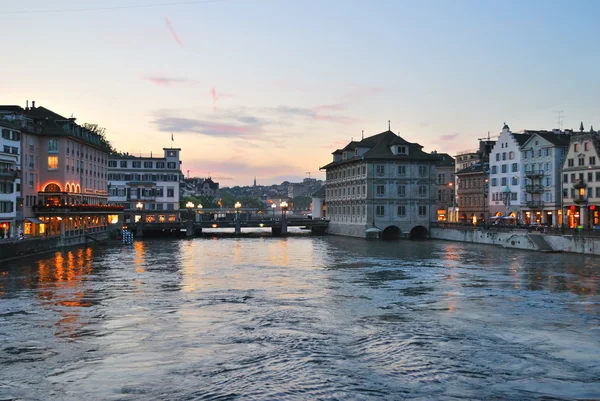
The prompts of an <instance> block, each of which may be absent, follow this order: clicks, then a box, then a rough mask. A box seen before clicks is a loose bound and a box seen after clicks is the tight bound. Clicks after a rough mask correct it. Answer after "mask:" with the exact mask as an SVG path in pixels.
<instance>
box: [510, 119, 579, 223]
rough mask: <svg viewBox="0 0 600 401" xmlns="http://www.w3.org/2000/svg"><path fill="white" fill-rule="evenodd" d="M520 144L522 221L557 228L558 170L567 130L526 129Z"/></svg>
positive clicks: (565, 148) (563, 154)
mask: <svg viewBox="0 0 600 401" xmlns="http://www.w3.org/2000/svg"><path fill="white" fill-rule="evenodd" d="M525 133H526V134H530V137H529V138H528V139H527V141H526V142H525V143H524V144H523V145H522V146H521V160H522V162H523V166H524V168H525V171H524V177H523V181H522V191H523V201H524V206H523V209H522V213H521V215H522V217H523V223H525V224H535V223H539V224H544V225H548V226H554V227H558V226H560V225H561V224H562V216H563V214H562V205H561V202H562V199H561V194H562V191H561V178H562V176H561V171H562V164H563V161H564V158H565V154H566V151H567V148H568V146H569V139H570V131H566V132H564V131H559V130H556V131H525Z"/></svg>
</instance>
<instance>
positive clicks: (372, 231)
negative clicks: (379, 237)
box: [365, 227, 381, 234]
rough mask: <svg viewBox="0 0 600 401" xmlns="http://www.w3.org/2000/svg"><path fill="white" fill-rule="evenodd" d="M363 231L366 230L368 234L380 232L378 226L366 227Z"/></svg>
mask: <svg viewBox="0 0 600 401" xmlns="http://www.w3.org/2000/svg"><path fill="white" fill-rule="evenodd" d="M365 232H366V233H367V234H369V233H380V232H381V230H380V229H379V228H377V227H373V228H367V229H366V230H365Z"/></svg>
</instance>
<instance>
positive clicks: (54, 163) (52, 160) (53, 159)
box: [48, 156, 58, 170]
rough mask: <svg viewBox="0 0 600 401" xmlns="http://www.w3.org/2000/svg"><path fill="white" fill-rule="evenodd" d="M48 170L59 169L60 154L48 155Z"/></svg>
mask: <svg viewBox="0 0 600 401" xmlns="http://www.w3.org/2000/svg"><path fill="white" fill-rule="evenodd" d="M48 170H58V156H48Z"/></svg>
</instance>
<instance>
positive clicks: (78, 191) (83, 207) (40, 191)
mask: <svg viewBox="0 0 600 401" xmlns="http://www.w3.org/2000/svg"><path fill="white" fill-rule="evenodd" d="M0 116H1V117H2V118H3V119H4V120H8V121H10V122H12V123H13V124H16V125H17V126H19V127H20V130H21V143H22V145H23V146H22V147H23V152H22V157H21V169H22V184H21V192H22V200H23V201H22V204H23V207H22V208H23V215H24V223H23V226H22V227H20V229H23V231H24V234H25V235H26V236H40V235H43V236H61V237H63V238H67V237H78V236H85V235H91V234H96V233H103V232H105V231H106V230H107V227H108V224H109V223H110V222H115V221H116V220H117V214H118V213H119V212H120V209H119V208H110V207H108V204H107V201H108V194H107V191H106V189H107V181H106V174H107V171H106V164H107V157H108V153H109V151H110V145H109V143H108V142H107V141H106V140H105V139H104V137H103V136H102V135H99V134H97V133H95V132H92V131H90V130H89V129H86V128H84V127H83V126H80V125H78V124H77V123H76V122H75V121H76V119H75V118H73V117H71V118H66V117H63V116H61V115H59V114H57V113H55V112H53V111H52V110H49V109H47V108H45V107H39V106H38V107H36V106H35V102H32V106H31V107H26V108H21V107H20V106H0Z"/></svg>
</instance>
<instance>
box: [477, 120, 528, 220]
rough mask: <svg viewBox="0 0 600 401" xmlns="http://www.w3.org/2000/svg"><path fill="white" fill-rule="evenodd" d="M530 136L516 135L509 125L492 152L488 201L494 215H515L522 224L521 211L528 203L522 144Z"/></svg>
mask: <svg viewBox="0 0 600 401" xmlns="http://www.w3.org/2000/svg"><path fill="white" fill-rule="evenodd" d="M529 136H530V135H527V134H515V133H512V132H511V131H510V128H509V127H508V125H506V124H505V125H504V127H503V129H502V133H501V134H500V136H499V137H498V140H497V141H496V144H495V145H494V147H493V149H492V151H491V153H490V159H489V186H488V187H489V190H488V198H487V201H488V206H489V210H490V215H491V216H494V215H496V214H500V215H510V214H514V215H515V217H516V219H517V220H519V221H521V215H520V210H521V207H522V205H523V201H524V200H523V192H522V189H521V184H522V182H523V168H522V163H521V145H522V144H523V143H524V142H525V141H526V140H527V138H529ZM507 198H508V202H507V201H506V199H507Z"/></svg>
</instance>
